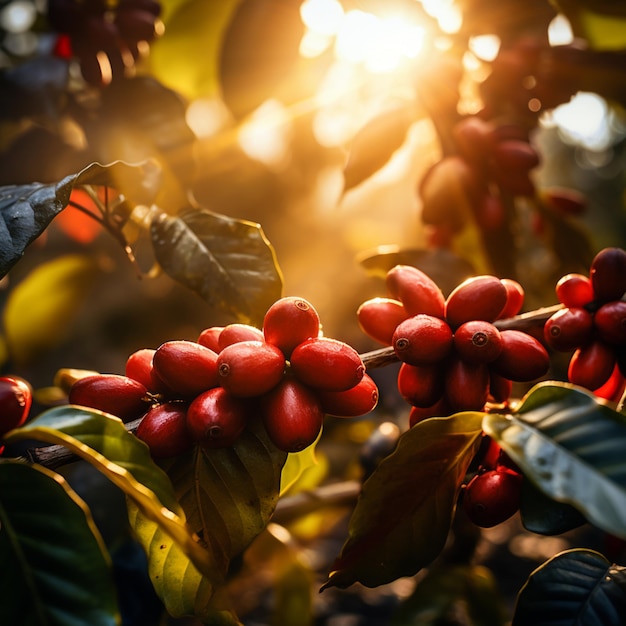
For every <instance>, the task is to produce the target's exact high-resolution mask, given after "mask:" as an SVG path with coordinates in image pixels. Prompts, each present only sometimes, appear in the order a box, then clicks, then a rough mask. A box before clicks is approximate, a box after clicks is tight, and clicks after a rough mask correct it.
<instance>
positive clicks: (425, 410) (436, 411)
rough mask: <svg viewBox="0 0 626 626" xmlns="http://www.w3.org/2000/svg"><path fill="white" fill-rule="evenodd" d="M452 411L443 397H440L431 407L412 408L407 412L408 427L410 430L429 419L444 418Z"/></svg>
mask: <svg viewBox="0 0 626 626" xmlns="http://www.w3.org/2000/svg"><path fill="white" fill-rule="evenodd" d="M452 412H453V411H452V409H451V408H450V406H449V404H448V400H447V399H446V397H445V396H441V398H439V400H437V402H435V404H433V405H432V406H427V407H421V406H412V407H411V410H410V411H409V427H410V428H412V427H413V426H415V424H417V423H418V422H421V421H423V420H425V419H428V418H430V417H446V416H447V415H450V414H451V413H452Z"/></svg>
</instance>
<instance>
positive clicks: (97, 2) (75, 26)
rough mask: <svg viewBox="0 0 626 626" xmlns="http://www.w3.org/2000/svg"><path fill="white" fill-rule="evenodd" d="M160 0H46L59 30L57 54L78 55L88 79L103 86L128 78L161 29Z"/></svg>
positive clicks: (53, 26) (53, 22) (50, 20)
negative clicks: (125, 76) (128, 74)
mask: <svg viewBox="0 0 626 626" xmlns="http://www.w3.org/2000/svg"><path fill="white" fill-rule="evenodd" d="M160 13H161V3H160V2H158V1H156V0H117V1H116V2H110V1H108V0H82V1H81V0H48V21H49V23H50V25H51V26H52V28H54V30H55V31H57V32H59V33H61V36H60V38H59V40H58V41H57V45H56V50H55V52H56V54H57V55H58V56H60V57H63V58H71V57H74V56H75V57H77V58H78V59H79V60H80V68H81V72H82V75H83V77H84V79H85V80H86V81H87V82H88V83H90V84H93V85H97V86H100V85H104V84H107V83H109V82H111V80H113V79H115V78H118V77H121V76H124V75H126V73H127V72H128V70H130V69H131V68H132V67H133V66H134V65H135V62H136V61H137V60H138V59H139V57H140V56H142V54H144V53H145V51H146V48H147V46H148V44H149V42H151V41H152V40H153V39H154V38H155V37H156V36H157V35H159V34H160V33H161V32H162V30H163V24H162V22H161V21H160V20H159V15H160Z"/></svg>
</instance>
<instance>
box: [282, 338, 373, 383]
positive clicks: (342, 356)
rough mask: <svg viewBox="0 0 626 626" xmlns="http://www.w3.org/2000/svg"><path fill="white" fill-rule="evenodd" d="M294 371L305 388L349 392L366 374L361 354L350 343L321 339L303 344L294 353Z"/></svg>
mask: <svg viewBox="0 0 626 626" xmlns="http://www.w3.org/2000/svg"><path fill="white" fill-rule="evenodd" d="M290 363H291V370H292V372H293V374H294V375H295V376H296V378H298V380H300V381H301V382H303V383H304V384H305V385H309V386H310V387H315V388H316V389H323V390H325V391H345V390H346V389H350V388H351V387H354V385H356V384H357V383H358V382H359V381H360V380H361V379H362V378H363V375H364V374H365V365H364V364H363V361H362V360H361V357H360V355H359V353H358V352H357V351H356V350H355V349H354V348H353V347H352V346H350V345H348V344H347V343H344V342H343V341H338V340H337V339H330V338H329V337H317V338H315V339H307V340H306V341H303V342H302V343H301V344H300V345H299V346H298V347H297V348H296V349H295V350H294V351H293V352H292V353H291V359H290Z"/></svg>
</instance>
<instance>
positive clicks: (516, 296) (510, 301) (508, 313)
mask: <svg viewBox="0 0 626 626" xmlns="http://www.w3.org/2000/svg"><path fill="white" fill-rule="evenodd" d="M500 282H501V283H502V284H503V285H504V286H505V287H506V304H505V305H504V308H503V309H502V311H500V314H499V315H498V317H499V318H502V319H504V318H507V317H513V316H514V315H517V314H518V313H519V312H520V311H521V310H522V305H523V304H524V295H525V294H524V288H523V287H522V286H521V285H520V284H519V283H518V282H517V281H516V280H513V279H512V278H501V279H500Z"/></svg>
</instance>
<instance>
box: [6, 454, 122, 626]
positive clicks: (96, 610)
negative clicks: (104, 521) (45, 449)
mask: <svg viewBox="0 0 626 626" xmlns="http://www.w3.org/2000/svg"><path fill="white" fill-rule="evenodd" d="M0 562H1V563H3V567H4V575H3V576H2V585H0V602H1V604H2V623H3V624H16V625H17V624H20V625H23V626H69V625H71V624H76V625H79V624H89V626H115V624H119V616H118V612H117V598H116V590H115V586H114V584H113V576H112V572H111V569H110V565H111V564H110V560H109V556H108V554H107V552H106V549H105V547H104V543H103V541H102V538H101V537H100V534H99V533H98V530H97V528H96V527H95V524H94V522H93V520H92V518H91V514H90V512H89V509H88V508H87V506H86V505H85V503H84V502H83V501H82V500H81V499H80V498H79V497H78V496H77V495H76V494H75V493H74V491H73V490H72V489H71V488H70V487H69V485H68V484H67V483H66V482H65V479H64V478H63V477H62V476H60V475H58V474H55V473H54V472H51V471H50V470H47V469H45V468H43V467H39V466H36V465H35V466H31V465H27V464H26V463H16V462H12V461H9V460H4V459H3V460H0Z"/></svg>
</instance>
